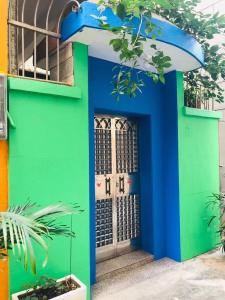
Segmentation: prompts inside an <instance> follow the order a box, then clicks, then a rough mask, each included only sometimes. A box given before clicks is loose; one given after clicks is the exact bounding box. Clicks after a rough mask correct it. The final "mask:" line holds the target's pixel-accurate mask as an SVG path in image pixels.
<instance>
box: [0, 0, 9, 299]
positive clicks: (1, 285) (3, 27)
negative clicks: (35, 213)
mask: <svg viewBox="0 0 225 300" xmlns="http://www.w3.org/2000/svg"><path fill="white" fill-rule="evenodd" d="M7 15H8V1H7V0H0V73H2V74H7V72H8V30H7ZM7 207H8V144H7V142H6V141H0V211H3V210H6V209H7ZM7 299H8V261H1V262H0V300H7Z"/></svg>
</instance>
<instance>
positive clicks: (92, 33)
mask: <svg viewBox="0 0 225 300" xmlns="http://www.w3.org/2000/svg"><path fill="white" fill-rule="evenodd" d="M113 38H115V35H114V34H112V33H110V32H108V31H105V30H101V29H95V28H88V27H85V28H84V29H83V30H82V31H81V32H77V33H76V34H74V35H73V36H72V37H71V38H70V39H68V40H67V42H80V43H83V44H86V45H88V46H89V56H92V57H96V58H99V59H103V60H107V61H111V62H115V63H120V59H119V56H118V53H116V52H115V51H114V50H113V49H112V47H111V46H110V45H109V42H110V40H111V39H113ZM152 44H155V45H156V46H157V48H158V49H159V50H162V51H163V52H164V54H165V55H168V56H169V57H170V58H171V60H172V66H171V67H170V68H168V69H167V70H166V72H167V73H168V72H170V71H174V70H177V71H183V72H187V71H190V70H194V69H197V68H199V67H201V64H200V63H199V62H198V61H196V58H194V57H193V56H192V55H190V54H189V53H187V52H186V51H184V50H182V49H180V48H178V47H176V46H173V45H170V44H167V43H164V42H160V41H155V40H154V41H153V40H151V39H148V40H147V41H146V42H145V46H144V53H145V55H144V56H143V57H142V58H141V59H140V60H139V67H138V68H139V69H141V70H151V71H154V72H155V71H156V70H155V69H154V68H153V67H149V64H147V63H146V59H151V56H152V55H153V54H154V52H155V51H154V50H153V49H152V48H150V45H152ZM127 65H128V66H130V65H129V64H127Z"/></svg>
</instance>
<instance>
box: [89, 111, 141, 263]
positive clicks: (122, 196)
mask: <svg viewBox="0 0 225 300" xmlns="http://www.w3.org/2000/svg"><path fill="white" fill-rule="evenodd" d="M138 157H139V155H138V123H137V121H136V120H134V119H129V118H126V117H113V116H100V115H97V116H95V199H96V261H97V262H100V261H104V260H107V259H110V258H113V257H116V256H119V255H122V254H125V253H128V252H130V251H132V250H136V249H138V248H139V247H140V188H139V162H138Z"/></svg>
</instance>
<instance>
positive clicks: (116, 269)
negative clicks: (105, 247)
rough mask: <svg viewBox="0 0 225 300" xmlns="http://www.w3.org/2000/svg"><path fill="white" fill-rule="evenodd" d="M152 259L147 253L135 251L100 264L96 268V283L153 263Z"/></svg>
mask: <svg viewBox="0 0 225 300" xmlns="http://www.w3.org/2000/svg"><path fill="white" fill-rule="evenodd" d="M153 260H154V257H153V255H150V254H149V253H147V252H145V251H142V250H136V251H132V252H130V253H127V254H124V255H121V256H118V257H115V258H112V259H109V260H106V261H103V262H100V263H98V264H97V267H96V280H97V282H99V281H102V280H104V279H108V278H110V277H112V276H115V275H117V274H119V273H122V272H127V271H129V270H132V269H135V268H137V267H140V266H143V265H146V264H148V263H151V262H153Z"/></svg>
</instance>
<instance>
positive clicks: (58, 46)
mask: <svg viewBox="0 0 225 300" xmlns="http://www.w3.org/2000/svg"><path fill="white" fill-rule="evenodd" d="M59 79H60V78H59V39H57V81H58V82H59Z"/></svg>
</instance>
